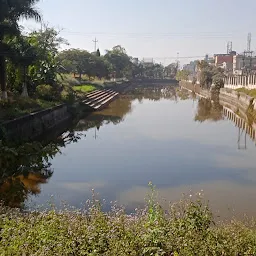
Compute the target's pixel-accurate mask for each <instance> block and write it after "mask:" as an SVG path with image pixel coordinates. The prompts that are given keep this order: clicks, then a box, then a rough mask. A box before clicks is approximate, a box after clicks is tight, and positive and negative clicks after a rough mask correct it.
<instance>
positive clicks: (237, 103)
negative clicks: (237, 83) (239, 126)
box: [219, 88, 256, 113]
mask: <svg viewBox="0 0 256 256" xmlns="http://www.w3.org/2000/svg"><path fill="white" fill-rule="evenodd" d="M219 98H220V101H222V102H226V103H229V104H230V105H233V106H234V107H237V108H238V109H241V110H242V111H243V112H244V113H245V112H246V111H247V109H248V107H249V106H253V108H254V110H256V100H255V99H254V98H253V97H251V96H249V95H247V94H245V93H242V92H237V91H234V90H232V89H227V88H221V89H220V95H219Z"/></svg>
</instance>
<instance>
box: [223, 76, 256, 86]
mask: <svg viewBox="0 0 256 256" xmlns="http://www.w3.org/2000/svg"><path fill="white" fill-rule="evenodd" d="M224 87H225V88H230V89H238V88H247V89H256V75H247V76H228V77H226V78H225V79H224Z"/></svg>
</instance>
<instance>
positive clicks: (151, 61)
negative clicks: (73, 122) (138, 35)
mask: <svg viewBox="0 0 256 256" xmlns="http://www.w3.org/2000/svg"><path fill="white" fill-rule="evenodd" d="M142 65H143V67H145V68H148V67H153V66H154V59H143V61H142Z"/></svg>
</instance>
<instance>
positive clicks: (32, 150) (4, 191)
mask: <svg viewBox="0 0 256 256" xmlns="http://www.w3.org/2000/svg"><path fill="white" fill-rule="evenodd" d="M76 137H77V136H75V135H74V134H73V133H70V134H68V135H66V136H65V137H63V138H58V140H56V142H55V143H51V144H48V145H47V146H44V145H43V144H42V143H39V142H31V143H24V144H22V145H15V144H11V143H10V142H9V143H7V142H5V141H0V201H2V202H3V203H4V205H7V206H10V207H23V204H24V202H25V201H26V200H27V199H28V197H29V195H37V194H39V193H40V192H41V190H40V185H41V184H43V183H47V181H48V179H49V178H50V177H51V176H52V174H53V171H52V169H51V164H50V162H49V161H50V159H52V158H53V157H54V156H55V155H56V154H57V153H58V152H59V147H61V146H62V145H63V144H65V143H68V142H70V141H74V140H76V139H77V138H76ZM64 140H65V141H66V142H65V143H64Z"/></svg>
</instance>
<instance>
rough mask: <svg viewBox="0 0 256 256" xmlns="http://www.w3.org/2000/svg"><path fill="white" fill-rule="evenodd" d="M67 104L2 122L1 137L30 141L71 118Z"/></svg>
mask: <svg viewBox="0 0 256 256" xmlns="http://www.w3.org/2000/svg"><path fill="white" fill-rule="evenodd" d="M71 116H72V115H71V113H70V111H69V108H68V106H67V105H66V104H62V105H59V106H56V107H53V108H49V109H46V110H43V111H39V112H36V113H32V114H29V115H26V116H23V117H20V118H17V119H14V120H12V121H7V122H4V123H2V124H1V125H0V126H1V133H0V139H2V138H6V139H7V140H14V141H28V140H33V139H36V138H37V137H39V136H41V135H42V134H43V133H45V132H47V131H49V130H51V129H53V128H55V127H56V126H57V125H60V124H61V123H62V122H64V121H67V120H68V119H70V118H71Z"/></svg>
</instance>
